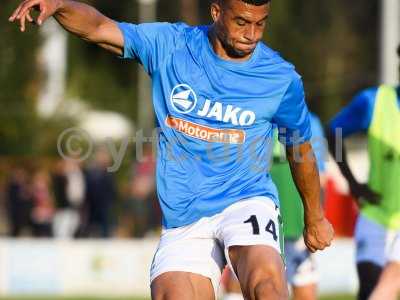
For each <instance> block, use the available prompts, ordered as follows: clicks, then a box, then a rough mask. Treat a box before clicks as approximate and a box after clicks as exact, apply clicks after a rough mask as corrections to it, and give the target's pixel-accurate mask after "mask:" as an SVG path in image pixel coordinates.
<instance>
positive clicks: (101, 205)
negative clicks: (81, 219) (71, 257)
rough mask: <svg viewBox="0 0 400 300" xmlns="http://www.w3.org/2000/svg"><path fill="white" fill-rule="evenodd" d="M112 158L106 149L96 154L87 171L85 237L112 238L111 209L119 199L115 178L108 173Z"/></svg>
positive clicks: (99, 150) (100, 149)
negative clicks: (117, 198)
mask: <svg viewBox="0 0 400 300" xmlns="http://www.w3.org/2000/svg"><path fill="white" fill-rule="evenodd" d="M109 166H110V156H109V153H108V151H107V149H105V148H99V149H98V150H97V151H96V153H95V158H94V161H93V163H92V164H91V165H90V166H89V168H88V169H87V170H86V174H85V177H86V196H85V199H86V210H87V224H86V229H85V233H84V235H86V236H87V235H88V236H91V237H102V238H108V237H110V236H111V214H110V213H111V208H112V207H113V204H114V201H115V200H116V197H117V192H116V187H115V182H114V177H113V174H112V173H111V172H108V171H107V168H108V167H109Z"/></svg>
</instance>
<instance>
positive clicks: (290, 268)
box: [285, 237, 318, 287]
mask: <svg viewBox="0 0 400 300" xmlns="http://www.w3.org/2000/svg"><path fill="white" fill-rule="evenodd" d="M285 258H286V259H285V260H286V275H287V279H288V283H289V284H290V285H292V286H294V287H302V286H307V285H311V284H316V283H317V282H318V272H317V268H316V263H315V260H314V258H313V256H312V253H311V252H310V251H309V250H308V249H307V247H306V245H305V244H304V239H303V238H302V237H301V238H299V239H298V240H289V239H285Z"/></svg>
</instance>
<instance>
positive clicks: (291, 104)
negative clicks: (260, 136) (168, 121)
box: [273, 74, 311, 146]
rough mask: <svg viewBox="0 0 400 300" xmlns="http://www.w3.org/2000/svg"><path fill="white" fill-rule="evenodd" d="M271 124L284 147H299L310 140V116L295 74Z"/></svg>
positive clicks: (299, 80) (301, 85)
mask: <svg viewBox="0 0 400 300" xmlns="http://www.w3.org/2000/svg"><path fill="white" fill-rule="evenodd" d="M273 122H274V123H276V124H277V126H278V128H279V140H280V142H281V143H283V144H284V145H286V146H293V145H300V144H303V143H305V142H307V141H309V140H310V139H311V126H310V116H309V112H308V108H307V105H306V101H305V95H304V88H303V82H302V80H301V78H300V76H298V75H297V74H296V76H295V77H294V78H293V80H292V82H291V83H290V85H289V87H288V89H287V90H286V93H285V95H284V97H283V99H282V101H281V103H280V105H279V107H278V110H277V111H276V113H275V115H274V117H273Z"/></svg>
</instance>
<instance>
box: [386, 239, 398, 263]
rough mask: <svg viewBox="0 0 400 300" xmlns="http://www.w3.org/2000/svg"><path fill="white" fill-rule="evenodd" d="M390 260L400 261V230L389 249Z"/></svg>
mask: <svg viewBox="0 0 400 300" xmlns="http://www.w3.org/2000/svg"><path fill="white" fill-rule="evenodd" d="M389 261H394V262H398V263H400V232H398V233H397V236H396V238H395V239H394V241H393V244H392V246H391V247H390V250H389Z"/></svg>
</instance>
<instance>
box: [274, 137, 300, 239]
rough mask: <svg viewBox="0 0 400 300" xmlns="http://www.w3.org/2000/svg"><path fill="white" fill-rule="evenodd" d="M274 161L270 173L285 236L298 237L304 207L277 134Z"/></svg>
mask: <svg viewBox="0 0 400 300" xmlns="http://www.w3.org/2000/svg"><path fill="white" fill-rule="evenodd" d="M274 140H275V144H274V150H273V157H274V163H273V164H272V167H271V170H270V174H271V177H272V181H273V182H274V183H275V185H276V187H277V189H278V193H279V201H280V212H281V216H282V220H283V231H284V233H285V238H289V239H298V238H300V237H301V236H302V235H303V229H304V217H303V216H304V208H303V203H302V201H301V198H300V195H299V192H298V191H297V188H296V185H295V184H294V182H293V178H292V173H291V171H290V166H289V163H288V161H287V160H286V155H285V150H284V149H283V148H282V145H281V144H280V143H279V142H278V135H277V132H276V131H275V135H274Z"/></svg>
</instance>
